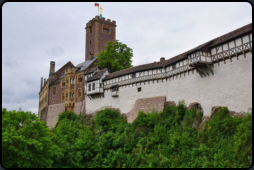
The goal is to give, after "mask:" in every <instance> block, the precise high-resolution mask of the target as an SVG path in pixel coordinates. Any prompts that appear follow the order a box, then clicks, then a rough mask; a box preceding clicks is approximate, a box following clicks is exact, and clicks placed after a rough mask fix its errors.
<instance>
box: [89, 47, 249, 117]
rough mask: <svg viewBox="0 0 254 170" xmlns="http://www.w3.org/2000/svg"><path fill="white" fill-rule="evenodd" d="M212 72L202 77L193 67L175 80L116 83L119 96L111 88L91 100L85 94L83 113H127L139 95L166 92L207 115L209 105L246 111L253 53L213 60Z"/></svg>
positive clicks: (165, 93) (141, 96)
mask: <svg viewBox="0 0 254 170" xmlns="http://www.w3.org/2000/svg"><path fill="white" fill-rule="evenodd" d="M213 70H214V75H212V74H209V76H206V77H203V78H201V77H200V75H199V74H198V73H197V72H196V71H194V74H192V72H189V75H188V74H185V76H184V75H183V74H182V75H181V78H180V76H179V75H178V76H177V77H176V76H174V80H173V79H172V78H171V80H170V81H167V82H166V81H165V79H164V80H163V82H161V80H159V83H157V81H154V84H153V83H152V81H150V84H148V83H147V82H146V84H145V85H144V83H141V85H140V83H138V84H137V86H136V84H134V85H133V87H132V85H128V86H126V87H123V88H122V87H119V97H112V96H111V91H110V90H108V91H105V92H104V98H97V99H92V100H90V99H89V98H88V97H86V113H87V114H91V113H93V112H95V111H96V110H98V109H100V108H102V107H105V106H111V107H114V108H119V109H120V110H121V113H128V112H129V111H130V110H131V109H132V108H133V107H134V104H135V101H136V100H137V99H138V98H145V97H154V96H162V95H166V100H167V101H169V100H170V101H175V102H176V103H177V102H178V101H179V100H184V101H185V104H186V105H187V106H189V104H190V103H192V102H199V103H200V104H201V106H202V108H203V110H204V115H208V116H209V115H210V113H211V108H212V106H227V107H228V109H229V110H232V111H236V112H240V111H247V109H248V108H252V55H251V53H250V52H249V53H247V54H246V58H244V57H243V55H240V56H239V60H237V58H236V57H233V58H232V62H230V60H229V59H228V60H226V64H224V62H223V61H222V62H220V65H219V66H218V64H217V63H215V64H214V68H213ZM138 87H141V88H142V91H141V92H137V88H138Z"/></svg>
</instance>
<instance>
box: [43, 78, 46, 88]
mask: <svg viewBox="0 0 254 170" xmlns="http://www.w3.org/2000/svg"><path fill="white" fill-rule="evenodd" d="M45 84H46V78H44V85H43V86H45Z"/></svg>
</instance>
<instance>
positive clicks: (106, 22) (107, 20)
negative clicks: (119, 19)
mask: <svg viewBox="0 0 254 170" xmlns="http://www.w3.org/2000/svg"><path fill="white" fill-rule="evenodd" d="M95 22H100V23H102V24H107V25H111V26H114V27H116V21H114V20H113V21H111V20H110V19H105V18H104V17H102V18H101V19H100V17H99V16H95V17H94V18H93V19H91V20H90V21H88V22H87V23H86V28H85V29H87V28H88V27H89V26H91V25H93V24H94V23H95Z"/></svg>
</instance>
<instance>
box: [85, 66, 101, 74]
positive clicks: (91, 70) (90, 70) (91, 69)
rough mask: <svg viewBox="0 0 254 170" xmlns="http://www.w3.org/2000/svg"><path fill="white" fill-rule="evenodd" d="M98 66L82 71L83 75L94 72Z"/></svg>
mask: <svg viewBox="0 0 254 170" xmlns="http://www.w3.org/2000/svg"><path fill="white" fill-rule="evenodd" d="M97 68H98V66H96V67H92V68H90V69H89V70H88V71H87V72H85V73H84V75H86V74H89V73H92V72H94V71H95V70H96V69H97Z"/></svg>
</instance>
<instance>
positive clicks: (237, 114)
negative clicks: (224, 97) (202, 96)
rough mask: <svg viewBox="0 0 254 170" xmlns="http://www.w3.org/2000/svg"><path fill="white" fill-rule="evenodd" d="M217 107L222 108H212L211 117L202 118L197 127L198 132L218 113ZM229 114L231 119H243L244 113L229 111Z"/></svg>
mask: <svg viewBox="0 0 254 170" xmlns="http://www.w3.org/2000/svg"><path fill="white" fill-rule="evenodd" d="M219 107H222V106H213V107H212V109H211V115H210V116H204V117H203V119H202V123H201V124H200V125H199V129H198V131H199V132H201V131H202V130H203V129H204V125H205V123H206V121H207V120H212V119H213V117H214V115H215V113H216V112H217V111H218V109H219ZM229 112H230V113H229V114H230V116H232V117H235V116H236V117H244V116H245V114H244V113H238V112H235V111H230V110H229Z"/></svg>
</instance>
